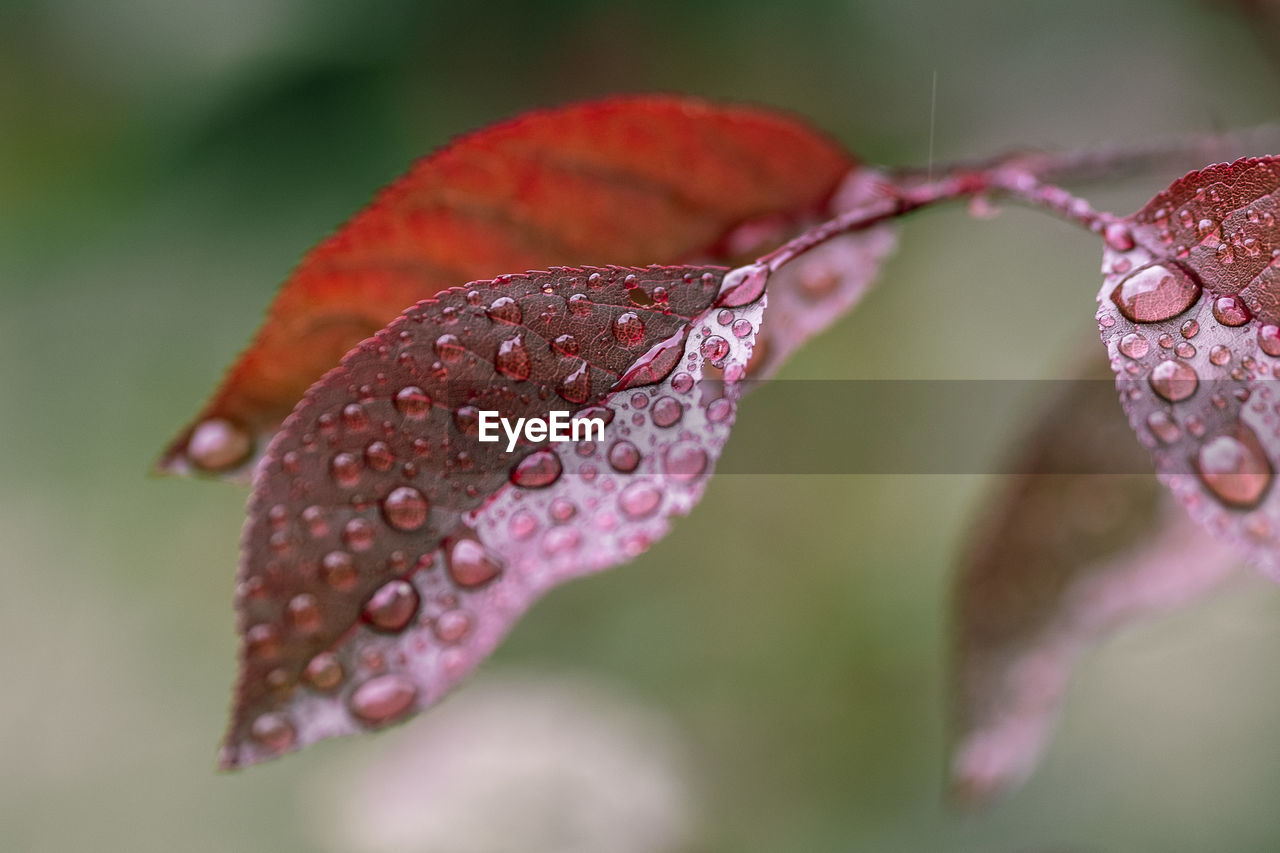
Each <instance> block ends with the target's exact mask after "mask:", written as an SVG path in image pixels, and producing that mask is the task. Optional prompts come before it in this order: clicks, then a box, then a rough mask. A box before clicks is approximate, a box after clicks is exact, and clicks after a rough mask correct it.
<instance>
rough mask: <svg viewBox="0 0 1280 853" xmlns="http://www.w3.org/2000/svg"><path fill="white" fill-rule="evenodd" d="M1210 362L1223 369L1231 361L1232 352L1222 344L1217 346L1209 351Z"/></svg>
mask: <svg viewBox="0 0 1280 853" xmlns="http://www.w3.org/2000/svg"><path fill="white" fill-rule="evenodd" d="M1209 361H1211V362H1213V363H1214V364H1216V365H1217V366H1218V367H1221V366H1222V365H1224V364H1226V363H1227V362H1228V361H1231V350H1230V349H1229V348H1227V347H1225V346H1223V345H1222V344H1217V345H1216V346H1214V347H1213V349H1211V350H1209Z"/></svg>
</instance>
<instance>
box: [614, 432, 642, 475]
mask: <svg viewBox="0 0 1280 853" xmlns="http://www.w3.org/2000/svg"><path fill="white" fill-rule="evenodd" d="M609 464H610V465H611V466H612V467H613V470H615V471H618V472H619V473H622V474H630V473H631V472H632V471H634V470H636V466H637V465H639V464H640V451H639V449H637V448H636V446H635V445H634V444H632V443H631V442H629V441H627V440H626V439H620V440H618V441H615V442H614V443H613V446H611V447H610V448H609Z"/></svg>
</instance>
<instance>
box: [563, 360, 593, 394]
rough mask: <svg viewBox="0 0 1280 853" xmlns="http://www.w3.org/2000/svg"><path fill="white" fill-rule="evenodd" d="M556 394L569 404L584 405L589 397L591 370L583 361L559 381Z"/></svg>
mask: <svg viewBox="0 0 1280 853" xmlns="http://www.w3.org/2000/svg"><path fill="white" fill-rule="evenodd" d="M556 393H557V394H559V395H560V396H561V397H563V398H564V399H566V400H568V401H569V402H570V403H585V402H586V401H587V400H588V399H589V398H590V397H591V368H589V367H587V363H586V362H585V361H584V362H582V363H581V364H579V365H578V366H577V368H575V369H574V371H573V372H572V373H570V374H569V375H568V376H566V377H565V378H564V379H562V380H561V381H560V384H559V385H558V386H557V387H556Z"/></svg>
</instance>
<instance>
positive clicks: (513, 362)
mask: <svg viewBox="0 0 1280 853" xmlns="http://www.w3.org/2000/svg"><path fill="white" fill-rule="evenodd" d="M493 366H494V368H495V369H496V370H497V371H498V372H499V373H501V374H502V375H503V376H509V377H511V378H512V379H517V380H523V379H528V378H529V373H530V371H531V370H532V369H533V361H532V359H531V358H530V357H529V350H528V349H526V348H525V345H524V335H523V334H519V335H516V336H515V337H514V338H508V339H507V340H505V341H503V342H502V343H501V344H499V345H498V354H497V355H495V356H494V357H493Z"/></svg>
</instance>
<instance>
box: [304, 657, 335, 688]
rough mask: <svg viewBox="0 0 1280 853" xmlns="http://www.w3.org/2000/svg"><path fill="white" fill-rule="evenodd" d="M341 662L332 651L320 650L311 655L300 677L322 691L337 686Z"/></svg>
mask: <svg viewBox="0 0 1280 853" xmlns="http://www.w3.org/2000/svg"><path fill="white" fill-rule="evenodd" d="M342 676H343V672H342V664H341V663H339V662H338V658H337V656H336V655H334V654H333V652H321V653H320V654H318V655H316V656H315V657H313V658H312V659H311V661H310V663H308V664H307V668H306V669H304V670H303V671H302V678H303V679H304V680H305V681H306V682H307V683H308V684H310V685H311V686H312V687H314V688H315V689H316V690H319V691H321V692H323V693H328V692H329V691H330V690H333V689H335V688H337V686H338V685H339V684H341V683H342Z"/></svg>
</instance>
